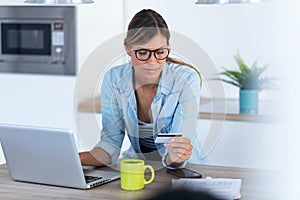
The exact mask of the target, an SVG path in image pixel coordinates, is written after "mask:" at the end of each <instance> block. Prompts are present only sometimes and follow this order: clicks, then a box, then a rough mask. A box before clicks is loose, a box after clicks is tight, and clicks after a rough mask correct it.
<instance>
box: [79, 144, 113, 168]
mask: <svg viewBox="0 0 300 200" xmlns="http://www.w3.org/2000/svg"><path fill="white" fill-rule="evenodd" d="M79 157H80V161H81V164H82V165H89V166H103V165H107V164H110V156H109V154H108V153H107V152H106V151H104V150H103V149H102V148H99V147H96V148H94V149H93V150H91V151H86V152H81V153H79Z"/></svg>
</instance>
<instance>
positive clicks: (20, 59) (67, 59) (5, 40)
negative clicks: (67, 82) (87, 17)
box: [0, 5, 77, 75]
mask: <svg viewBox="0 0 300 200" xmlns="http://www.w3.org/2000/svg"><path fill="white" fill-rule="evenodd" d="M75 14H76V7H75V6H71V5H70V6H53V5H51V6H45V5H44V6H28V5H27V6H0V72H9V73H35V74H57V75H76V72H77V66H76V65H77V62H76V27H75V26H76V15H75Z"/></svg>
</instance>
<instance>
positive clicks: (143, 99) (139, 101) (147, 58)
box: [80, 9, 201, 168]
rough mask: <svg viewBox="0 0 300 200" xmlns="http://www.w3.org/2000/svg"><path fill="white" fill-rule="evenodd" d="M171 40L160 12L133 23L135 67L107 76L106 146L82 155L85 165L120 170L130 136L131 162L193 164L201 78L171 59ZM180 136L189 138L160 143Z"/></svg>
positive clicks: (130, 42)
mask: <svg viewBox="0 0 300 200" xmlns="http://www.w3.org/2000/svg"><path fill="white" fill-rule="evenodd" d="M169 39H170V32H169V30H168V26H167V24H166V22H165V21H164V19H163V18H162V16H161V15H159V14H158V13H156V12H155V11H153V10H150V9H144V10H142V11H140V12H138V13H137V14H136V15H135V16H134V17H133V19H132V20H131V22H130V23H129V26H128V32H127V36H126V38H125V40H124V46H125V49H126V52H127V54H128V56H130V58H131V62H129V63H126V64H123V65H120V66H117V67H113V68H112V69H110V70H109V71H108V72H107V73H106V74H105V77H104V80H103V84H102V89H101V101H102V109H101V110H102V126H103V129H102V131H101V140H100V142H99V143H98V144H97V145H96V146H95V148H94V149H93V150H91V151H90V152H83V153H80V158H81V162H82V164H83V165H96V166H101V165H108V164H114V163H115V162H116V161H117V159H118V157H119V154H120V149H121V146H122V142H123V139H124V136H125V134H126V133H127V134H128V137H129V140H130V142H131V147H130V149H129V150H128V152H127V155H128V156H130V157H138V158H151V159H153V158H154V159H155V158H159V159H160V160H162V163H163V165H164V166H165V167H169V168H178V167H184V165H185V163H186V161H187V160H189V159H190V157H191V155H192V149H193V145H192V140H194V139H195V138H196V127H197V115H198V108H199V100H200V87H201V78H200V74H199V72H198V71H197V70H196V69H195V68H194V67H192V66H191V65H188V64H186V63H184V62H181V61H178V60H175V59H172V58H169V57H168V55H169V52H170V48H169ZM175 132H176V133H182V135H183V136H182V137H180V138H174V139H173V140H172V141H171V142H166V143H165V144H159V143H158V144H156V143H155V142H154V140H155V138H156V137H157V134H158V133H175ZM195 141H198V140H197V138H196V140H195ZM194 146H195V145H194ZM196 147H197V148H194V150H199V144H196ZM198 153H199V152H198ZM198 155H199V154H198ZM196 156H197V155H196Z"/></svg>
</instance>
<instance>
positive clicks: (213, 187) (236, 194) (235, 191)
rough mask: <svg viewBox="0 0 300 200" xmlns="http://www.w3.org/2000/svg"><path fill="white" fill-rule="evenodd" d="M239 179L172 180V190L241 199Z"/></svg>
mask: <svg viewBox="0 0 300 200" xmlns="http://www.w3.org/2000/svg"><path fill="white" fill-rule="evenodd" d="M241 183H242V180H241V179H227V178H205V179H193V178H181V179H173V180H172V188H171V189H173V190H176V189H188V190H193V191H205V192H207V193H211V194H213V195H215V196H216V197H218V198H221V199H226V200H232V199H239V198H241V194H240V189H241Z"/></svg>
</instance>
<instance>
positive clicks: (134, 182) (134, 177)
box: [120, 159, 155, 190]
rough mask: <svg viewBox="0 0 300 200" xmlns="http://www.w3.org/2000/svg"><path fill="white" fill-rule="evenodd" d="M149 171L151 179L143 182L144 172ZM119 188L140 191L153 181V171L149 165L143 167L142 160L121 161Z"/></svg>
mask: <svg viewBox="0 0 300 200" xmlns="http://www.w3.org/2000/svg"><path fill="white" fill-rule="evenodd" d="M146 169H149V170H150V171H151V178H150V179H149V180H145V171H146ZM120 171H121V188H122V189H123V190H141V189H143V188H144V187H145V185H146V184H149V183H151V182H152V181H153V180H154V177H155V174H154V169H153V167H152V166H150V165H145V163H144V161H143V160H139V159H126V160H122V161H121V166H120Z"/></svg>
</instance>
